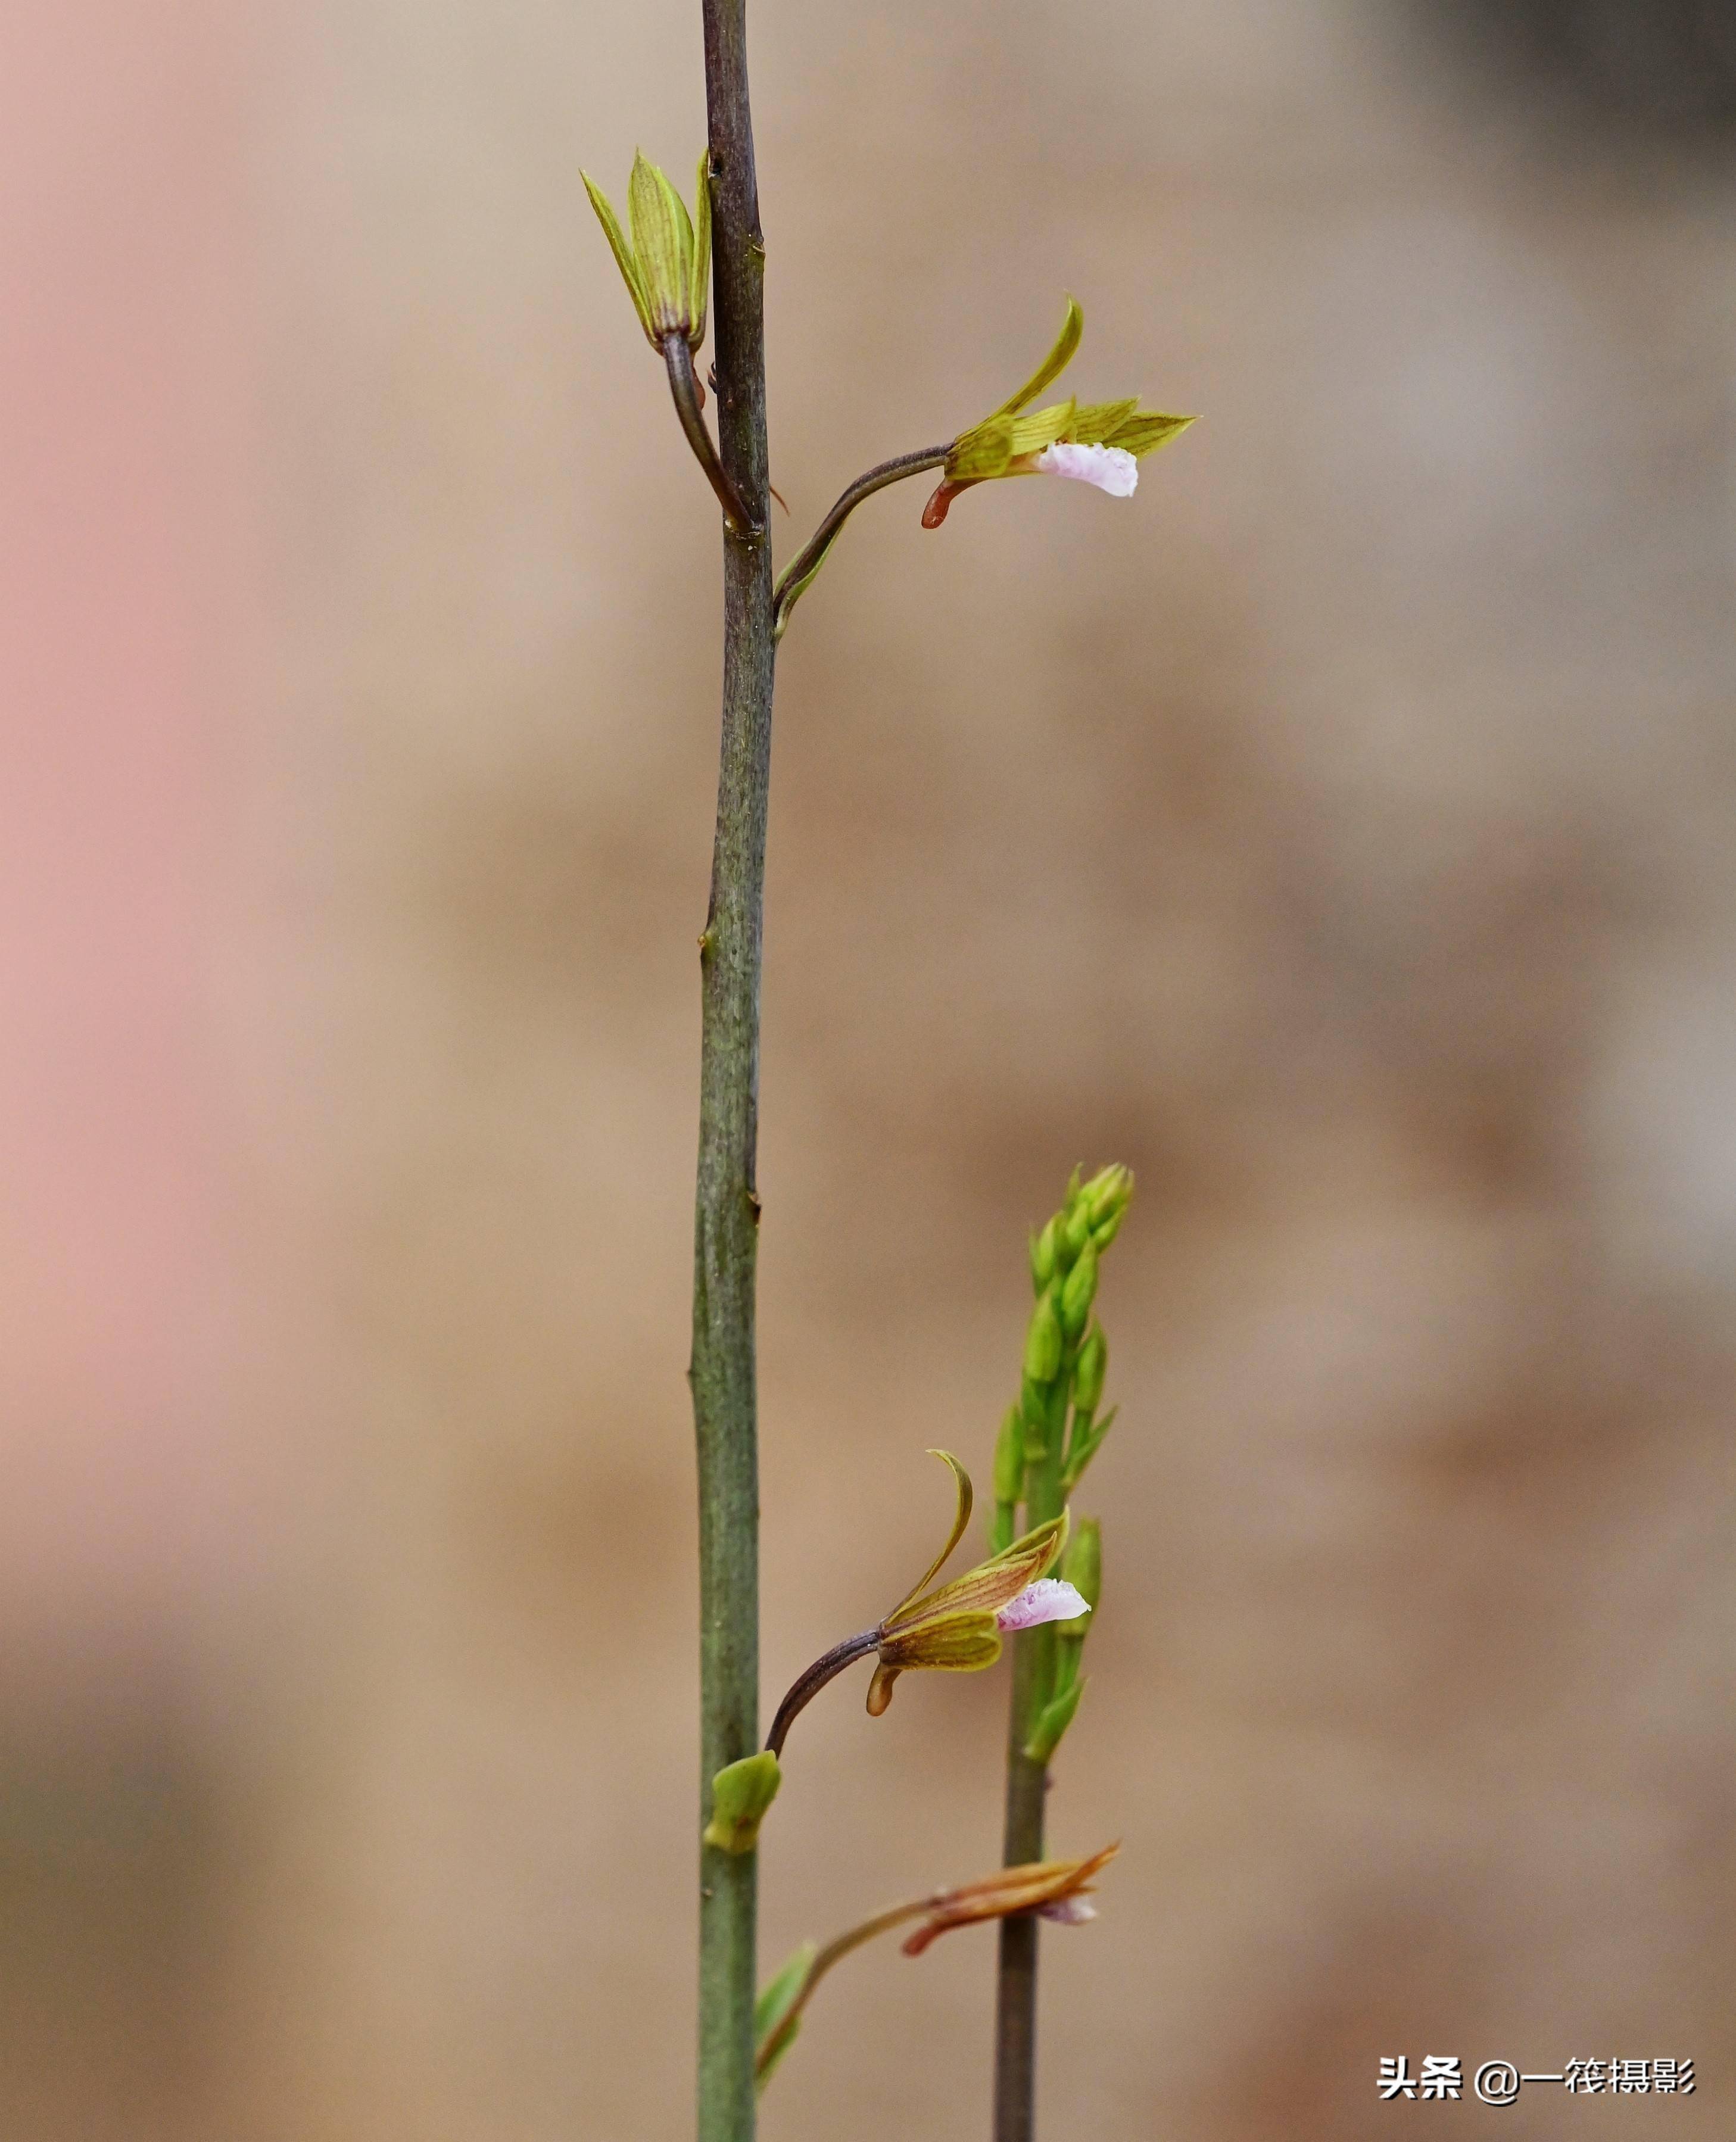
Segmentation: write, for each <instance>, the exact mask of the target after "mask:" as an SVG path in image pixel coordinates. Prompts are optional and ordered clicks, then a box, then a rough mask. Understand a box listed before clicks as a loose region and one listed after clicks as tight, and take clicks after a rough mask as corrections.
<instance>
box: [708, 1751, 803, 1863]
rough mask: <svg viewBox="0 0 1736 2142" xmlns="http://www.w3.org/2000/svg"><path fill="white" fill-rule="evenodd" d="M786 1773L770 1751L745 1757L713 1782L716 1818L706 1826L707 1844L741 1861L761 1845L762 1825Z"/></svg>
mask: <svg viewBox="0 0 1736 2142" xmlns="http://www.w3.org/2000/svg"><path fill="white" fill-rule="evenodd" d="M782 1783H783V1773H782V1770H780V1769H778V1767H777V1756H775V1755H773V1754H772V1751H771V1750H770V1749H769V1748H766V1749H762V1750H761V1751H760V1753H759V1754H758V1755H744V1756H743V1757H742V1760H741V1761H740V1762H739V1763H731V1764H728V1765H727V1767H726V1768H725V1769H721V1770H719V1771H718V1774H717V1775H716V1777H714V1778H713V1779H712V1816H711V1820H710V1821H709V1822H708V1824H706V1825H705V1829H704V1832H703V1836H704V1841H705V1842H706V1843H708V1844H711V1845H715V1846H716V1847H717V1848H718V1851H719V1852H732V1853H736V1854H737V1856H738V1857H739V1856H740V1855H741V1854H742V1853H747V1852H752V1850H753V1848H754V1847H755V1846H756V1845H757V1843H759V1831H760V1824H761V1823H762V1822H763V1821H764V1819H765V1817H766V1810H767V1808H769V1807H770V1806H771V1804H772V1801H773V1800H775V1799H777V1789H778V1787H779V1786H780V1785H781V1784H782Z"/></svg>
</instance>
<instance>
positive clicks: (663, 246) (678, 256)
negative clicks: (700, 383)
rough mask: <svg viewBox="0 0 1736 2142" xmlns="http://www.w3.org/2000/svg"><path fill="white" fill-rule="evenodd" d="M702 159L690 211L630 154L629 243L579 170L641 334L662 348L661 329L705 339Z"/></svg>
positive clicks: (706, 189) (706, 235)
mask: <svg viewBox="0 0 1736 2142" xmlns="http://www.w3.org/2000/svg"><path fill="white" fill-rule="evenodd" d="M709 171H710V165H709V160H708V157H706V156H704V155H702V156H701V157H700V159H699V172H698V180H697V181H696V190H695V193H694V216H693V220H692V221H689V220H688V212H687V207H686V204H685V203H684V202H683V200H682V198H681V195H679V194H678V192H677V191H676V190H675V188H674V187H673V185H671V184H670V182H669V180H668V179H667V178H666V177H665V176H664V175H663V172H662V171H661V170H658V167H657V165H655V164H651V163H648V162H647V161H646V160H645V158H644V155H635V156H634V160H633V175H632V176H631V177H630V178H629V180H628V182H627V220H628V223H629V226H630V227H631V230H632V233H633V235H632V239H631V241H630V242H629V239H628V238H627V236H626V234H625V233H624V232H623V230H622V229H621V225H620V221H619V218H618V217H617V216H616V215H615V212H614V209H612V208H611V207H610V206H609V200H608V198H607V196H606V195H604V192H603V190H602V189H601V187H600V186H599V185H597V184H596V183H595V181H594V180H592V178H591V177H590V176H589V174H588V173H586V172H583V171H581V172H580V173H579V176H580V177H581V178H582V179H584V190H585V191H586V192H587V193H588V194H589V196H590V204H591V206H592V207H593V208H594V210H596V212H597V220H598V222H599V223H600V224H601V225H602V226H603V234H604V237H606V238H607V239H608V240H609V250H610V251H611V252H612V253H613V254H614V257H615V265H616V266H617V267H618V268H619V269H620V271H621V279H622V280H623V281H624V283H625V284H626V285H627V293H628V295H629V297H630V298H631V299H633V308H634V311H635V312H636V313H638V314H639V325H640V326H641V327H642V328H644V331H645V335H646V338H647V339H648V340H649V342H650V343H652V344H653V346H656V347H661V345H662V343H663V338H664V336H666V335H672V334H678V335H682V336H684V337H685V338H686V339H687V342H688V344H689V346H690V347H691V348H694V349H698V347H699V345H700V343H702V342H703V341H704V339H705V299H706V290H707V286H708V281H709V278H710V274H711V180H710V175H709Z"/></svg>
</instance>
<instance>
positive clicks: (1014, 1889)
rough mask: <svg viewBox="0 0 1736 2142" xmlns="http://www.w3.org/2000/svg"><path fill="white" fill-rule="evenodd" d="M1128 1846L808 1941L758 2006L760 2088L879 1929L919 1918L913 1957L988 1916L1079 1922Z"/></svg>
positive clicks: (985, 1883) (1003, 1875)
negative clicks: (839, 1970) (828, 1987)
mask: <svg viewBox="0 0 1736 2142" xmlns="http://www.w3.org/2000/svg"><path fill="white" fill-rule="evenodd" d="M1120 1849H1121V1847H1120V1846H1119V1845H1118V1844H1111V1845H1108V1846H1106V1847H1105V1848H1104V1849H1103V1850H1102V1852H1097V1853H1092V1855H1091V1857H1090V1858H1088V1859H1043V1860H1036V1861H1033V1862H1032V1863H1029V1864H1028V1865H1026V1866H1023V1867H1001V1868H997V1869H996V1870H995V1872H994V1873H993V1874H990V1875H989V1876H987V1877H986V1878H984V1880H982V1881H980V1882H966V1883H963V1884H962V1885H961V1886H960V1887H959V1888H956V1889H938V1890H936V1891H935V1893H934V1894H933V1895H932V1896H928V1897H917V1898H913V1900H912V1901H911V1902H910V1903H908V1904H895V1905H894V1906H893V1907H892V1908H891V1910H890V1911H888V1912H878V1913H875V1916H874V1917H872V1918H871V1919H865V1920H864V1921H863V1922H862V1923H861V1926H859V1927H851V1929H850V1931H849V1932H847V1933H843V1934H840V1935H839V1936H838V1937H837V1939H836V1941H831V1942H827V1943H826V1946H825V1947H824V1948H821V1947H818V1946H817V1945H816V1943H815V1942H803V1943H802V1945H801V1947H800V1948H799V1949H797V1950H796V1952H795V1954H794V1955H793V1956H792V1957H790V1958H789V1960H788V1961H787V1962H786V1963H785V1964H784V1966H783V1967H782V1970H780V1971H779V1972H777V1976H776V1977H774V1978H772V1980H771V1981H770V1982H768V1983H767V1986H766V1987H765V1989H764V1990H763V1991H762V1993H761V1995H760V1996H759V1999H758V2001H757V2002H756V2003H755V2004H754V2011H753V2026H754V2035H755V2037H756V2039H757V2051H756V2053H755V2056H754V2073H755V2075H756V2077H757V2080H758V2085H759V2087H760V2089H762V2090H763V2089H764V2088H765V2086H766V2085H767V2083H768V2082H769V2081H770V2080H771V2079H772V2070H773V2069H774V2068H775V2067H776V2066H777V2063H778V2062H779V2061H781V2060H782V2058H783V2056H784V2055H785V2054H786V2053H787V2052H788V2051H789V2050H790V2047H791V2046H792V2045H793V2044H794V2043H795V2041H796V2032H797V2031H798V2030H799V2029H800V2028H801V2011H802V2010H803V2009H804V2008H806V2006H807V2004H808V2001H810V1999H811V1997H812V1995H813V1991H814V1989H815V1987H816V1986H818V1984H819V1983H820V1981H821V1979H822V1978H823V1977H825V1976H826V1972H828V1971H830V1970H831V1967H832V1966H833V1965H834V1964H835V1963H836V1962H839V1961H840V1960H841V1958H843V1957H846V1956H848V1955H849V1954H850V1952H851V1950H852V1949H855V1948H860V1947H861V1946H862V1944H863V1943H864V1942H869V1941H872V1940H873V1939H874V1937H875V1935H876V1934H883V1933H885V1932H889V1931H890V1929H891V1928H892V1927H898V1926H904V1925H906V1924H907V1923H908V1922H910V1920H911V1919H916V1918H920V1920H921V1921H922V1924H921V1925H920V1927H917V1928H916V1930H915V1932H913V1933H911V1934H910V1935H909V1936H908V1937H906V1938H905V1941H904V1942H903V1943H902V1947H903V1950H904V1952H905V1955H906V1956H920V1955H921V1953H922V1952H923V1951H924V1950H925V1948H926V1947H928V1945H929V1943H930V1942H932V1941H934V1940H935V1939H937V1938H938V1937H939V1936H940V1935H941V1934H944V1933H948V1932H951V1930H952V1929H953V1928H954V1927H970V1926H979V1925H981V1924H982V1923H983V1922H984V1921H985V1920H989V1919H1006V1918H1013V1917H1018V1916H1019V1915H1021V1914H1023V1913H1035V1914H1036V1915H1037V1917H1039V1918H1044V1919H1053V1920H1055V1921H1057V1922H1058V1923H1059V1924H1061V1925H1063V1926H1068V1927H1076V1926H1079V1925H1082V1924H1083V1922H1085V1921H1086V1920H1087V1919H1093V1918H1095V1917H1097V1911H1096V1908H1095V1907H1094V1906H1093V1905H1092V1904H1090V1903H1087V1901H1086V1899H1087V1896H1089V1895H1090V1894H1091V1893H1092V1891H1093V1888H1094V1887H1095V1885H1094V1884H1093V1883H1092V1875H1093V1874H1095V1873H1097V1871H1098V1869H1099V1868H1102V1867H1104V1866H1106V1865H1107V1863H1108V1862H1109V1861H1110V1860H1112V1858H1114V1857H1115V1855H1116V1853H1117V1852H1119V1851H1120Z"/></svg>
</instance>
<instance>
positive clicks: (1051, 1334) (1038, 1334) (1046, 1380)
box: [1024, 1287, 1061, 1384]
mask: <svg viewBox="0 0 1736 2142" xmlns="http://www.w3.org/2000/svg"><path fill="white" fill-rule="evenodd" d="M1060 1366H1061V1319H1060V1317H1059V1316H1058V1315H1056V1313H1055V1294H1054V1289H1053V1287H1051V1288H1050V1289H1049V1290H1048V1291H1047V1292H1046V1293H1044V1294H1043V1295H1042V1296H1040V1297H1039V1299H1038V1303H1037V1306H1036V1308H1035V1309H1034V1310H1033V1311H1032V1312H1031V1322H1030V1327H1029V1329H1028V1330H1027V1331H1026V1333H1025V1350H1024V1372H1025V1374H1026V1375H1028V1377H1029V1378H1030V1379H1031V1380H1032V1382H1033V1383H1038V1384H1051V1383H1053V1381H1054V1379H1055V1377H1056V1375H1057V1373H1058V1370H1059V1369H1060Z"/></svg>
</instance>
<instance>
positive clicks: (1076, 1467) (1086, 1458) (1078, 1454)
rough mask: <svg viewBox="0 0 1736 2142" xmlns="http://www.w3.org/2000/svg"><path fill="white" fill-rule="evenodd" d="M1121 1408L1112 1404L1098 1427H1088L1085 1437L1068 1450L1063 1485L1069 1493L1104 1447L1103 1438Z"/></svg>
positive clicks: (1063, 1470)
mask: <svg viewBox="0 0 1736 2142" xmlns="http://www.w3.org/2000/svg"><path fill="white" fill-rule="evenodd" d="M1119 1410H1120V1409H1119V1408H1118V1407H1116V1406H1111V1407H1110V1409H1109V1410H1108V1412H1107V1413H1106V1414H1104V1415H1103V1417H1102V1419H1101V1420H1100V1421H1099V1422H1098V1423H1097V1425H1096V1427H1094V1428H1089V1429H1087V1431H1086V1433H1085V1434H1084V1437H1083V1439H1082V1440H1081V1441H1080V1442H1079V1443H1078V1444H1077V1446H1076V1447H1075V1448H1074V1449H1072V1450H1069V1451H1068V1454H1067V1462H1066V1463H1065V1465H1064V1466H1063V1468H1062V1472H1061V1485H1062V1487H1063V1489H1065V1491H1066V1492H1067V1493H1068V1494H1069V1495H1070V1494H1071V1493H1073V1489H1074V1488H1077V1487H1078V1484H1079V1482H1080V1481H1081V1480H1082V1479H1083V1477H1084V1473H1085V1468H1086V1467H1087V1465H1088V1464H1089V1463H1091V1461H1092V1458H1095V1457H1096V1456H1097V1453H1098V1451H1100V1450H1101V1449H1102V1447H1103V1438H1104V1437H1105V1436H1106V1435H1107V1434H1108V1433H1109V1431H1110V1429H1112V1428H1113V1427H1114V1425H1115V1416H1116V1414H1117V1412H1118V1411H1119Z"/></svg>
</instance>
